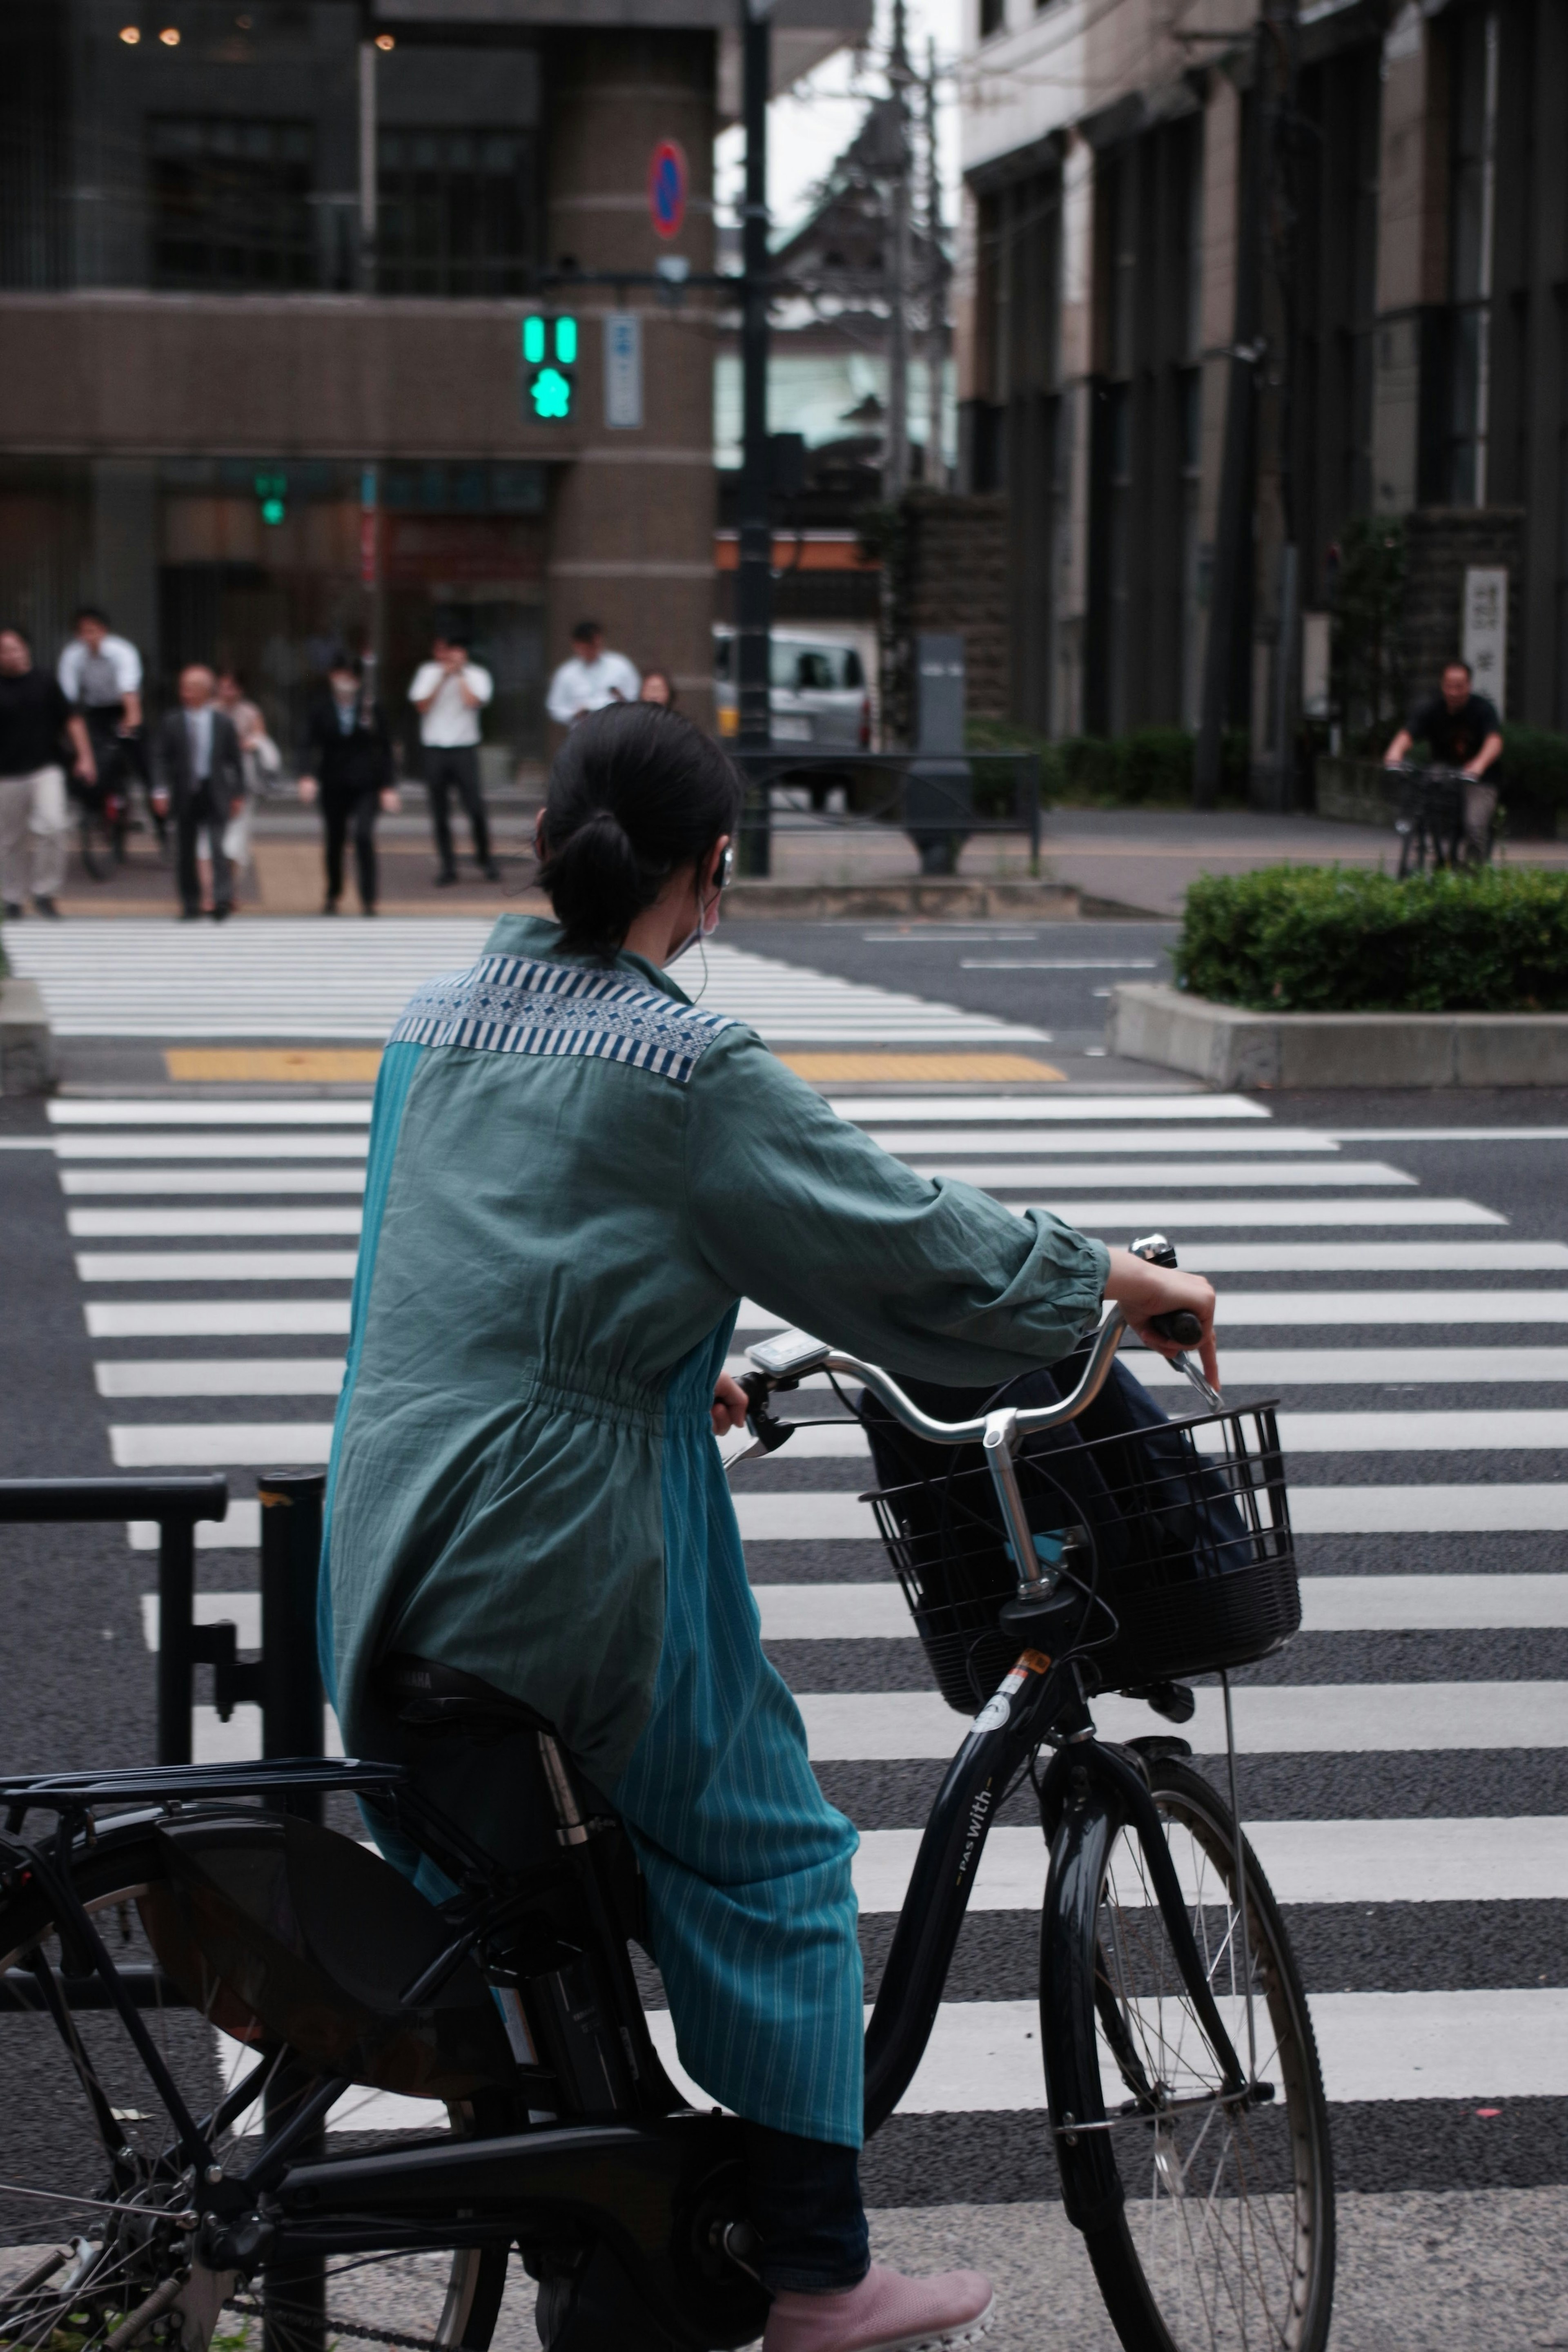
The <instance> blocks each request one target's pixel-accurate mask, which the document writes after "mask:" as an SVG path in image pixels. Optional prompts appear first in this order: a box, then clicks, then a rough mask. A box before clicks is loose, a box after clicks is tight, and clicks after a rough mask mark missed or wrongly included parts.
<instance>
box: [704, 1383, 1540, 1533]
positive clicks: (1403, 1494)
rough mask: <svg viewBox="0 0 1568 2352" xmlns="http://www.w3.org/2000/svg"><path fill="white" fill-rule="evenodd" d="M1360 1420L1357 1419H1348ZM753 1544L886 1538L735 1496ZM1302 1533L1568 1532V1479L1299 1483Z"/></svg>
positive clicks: (806, 1509) (802, 1501)
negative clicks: (1554, 1481) (1508, 1482)
mask: <svg viewBox="0 0 1568 2352" xmlns="http://www.w3.org/2000/svg"><path fill="white" fill-rule="evenodd" d="M1346 1418H1347V1420H1349V1421H1354V1415H1347V1416H1346ZM735 1508H736V1515H737V1518H738V1519H739V1522H740V1532H741V1536H742V1538H743V1539H744V1541H745V1542H747V1543H748V1544H763V1543H841V1542H846V1541H853V1540H856V1539H859V1540H861V1541H865V1542H875V1541H878V1540H879V1538H878V1537H877V1531H876V1521H875V1519H874V1517H873V1515H872V1509H871V1506H870V1504H869V1503H861V1502H858V1501H857V1500H856V1499H855V1497H854V1496H853V1495H850V1494H831V1495H800V1494H783V1495H758V1494H747V1493H740V1494H737V1496H736V1498H735ZM1291 1526H1292V1527H1293V1528H1295V1530H1296V1533H1297V1534H1298V1535H1333V1536H1362V1535H1368V1536H1370V1535H1401V1534H1408V1535H1442V1534H1444V1533H1446V1532H1448V1531H1449V1530H1452V1532H1453V1533H1455V1534H1456V1535H1458V1534H1466V1535H1480V1534H1487V1533H1493V1534H1505V1533H1514V1534H1517V1533H1520V1532H1521V1531H1522V1530H1524V1529H1527V1528H1542V1529H1552V1530H1562V1529H1568V1481H1565V1482H1563V1484H1561V1485H1558V1484H1542V1485H1536V1486H1531V1485H1509V1486H1500V1485H1489V1484H1482V1483H1479V1482H1478V1483H1477V1484H1476V1485H1474V1486H1427V1485H1423V1486H1293V1487H1292V1488H1291Z"/></svg>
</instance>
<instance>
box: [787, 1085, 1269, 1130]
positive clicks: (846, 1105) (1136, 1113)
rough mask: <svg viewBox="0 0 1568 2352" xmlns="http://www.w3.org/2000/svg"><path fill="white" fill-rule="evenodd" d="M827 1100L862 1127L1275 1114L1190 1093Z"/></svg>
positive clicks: (1241, 1098)
mask: <svg viewBox="0 0 1568 2352" xmlns="http://www.w3.org/2000/svg"><path fill="white" fill-rule="evenodd" d="M828 1100H829V1101H830V1102H831V1104H832V1107H833V1108H834V1109H835V1110H836V1111H837V1112H838V1114H839V1117H840V1118H852V1119H853V1120H854V1121H855V1123H856V1125H857V1126H861V1127H889V1126H894V1125H904V1126H913V1125H914V1124H915V1122H917V1121H918V1122H919V1123H920V1124H921V1125H923V1126H930V1125H932V1124H934V1123H935V1122H936V1121H937V1120H941V1121H942V1122H943V1123H944V1124H946V1123H949V1122H952V1123H956V1124H958V1125H960V1126H963V1125H967V1123H968V1122H969V1121H970V1120H971V1119H973V1118H976V1117H977V1116H979V1117H981V1118H986V1119H988V1120H1006V1121H1008V1122H1009V1124H1010V1123H1011V1122H1012V1121H1014V1120H1022V1121H1023V1122H1025V1123H1026V1124H1027V1123H1028V1122H1029V1121H1030V1119H1048V1120H1051V1122H1053V1123H1054V1122H1055V1121H1058V1120H1060V1121H1061V1123H1062V1124H1063V1125H1064V1126H1066V1125H1071V1122H1072V1121H1073V1120H1074V1119H1077V1120H1079V1121H1080V1122H1082V1121H1092V1122H1093V1123H1094V1124H1095V1125H1096V1126H1098V1125H1099V1124H1101V1123H1102V1122H1103V1121H1105V1120H1115V1121H1116V1122H1118V1123H1119V1124H1120V1123H1123V1122H1126V1121H1132V1120H1139V1119H1172V1120H1185V1119H1203V1120H1208V1119H1213V1120H1217V1121H1223V1120H1226V1119H1234V1118H1246V1119H1271V1118H1272V1117H1273V1113H1272V1112H1271V1111H1269V1110H1265V1109H1264V1108H1263V1106H1262V1105H1261V1103H1255V1102H1249V1101H1248V1099H1247V1097H1246V1096H1245V1095H1206V1094H1199V1093H1197V1092H1196V1091H1195V1092H1193V1093H1191V1094H1185V1093H1176V1092H1172V1093H1170V1094H1146V1095H1082V1094H1066V1093H1061V1094H1057V1093H1052V1094H1051V1095H1049V1096H1044V1097H1041V1096H1037V1095H1016V1096H1009V1095H1005V1094H1004V1095H989V1094H987V1095H953V1096H949V1097H946V1098H945V1099H944V1098H943V1097H930V1096H926V1095H837V1094H834V1095H830V1096H829V1097H828Z"/></svg>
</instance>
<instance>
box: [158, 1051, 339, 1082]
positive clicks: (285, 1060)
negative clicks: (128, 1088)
mask: <svg viewBox="0 0 1568 2352" xmlns="http://www.w3.org/2000/svg"><path fill="white" fill-rule="evenodd" d="M163 1066H164V1068H165V1069H166V1070H167V1071H168V1073H169V1076H171V1077H172V1078H183V1079H187V1080H196V1081H201V1080H205V1081H207V1082H209V1083H211V1082H212V1081H214V1080H217V1081H222V1080H225V1079H231V1080H237V1081H239V1082H241V1083H244V1082H246V1081H248V1082H250V1083H251V1084H253V1085H267V1086H277V1085H279V1084H285V1085H286V1084H287V1082H288V1081H289V1080H290V1079H296V1080H298V1081H299V1082H300V1083H301V1084H303V1083H305V1082H307V1081H308V1080H311V1079H314V1080H315V1081H316V1083H317V1084H318V1085H319V1084H322V1083H323V1082H325V1083H327V1084H332V1083H336V1084H338V1085H345V1084H350V1083H353V1084H360V1085H363V1084H365V1083H366V1082H367V1081H373V1079H374V1077H375V1075H376V1072H377V1071H378V1070H379V1069H380V1068H381V1066H382V1053H381V1047H380V1046H379V1045H301V1046H288V1045H215V1046H206V1045H169V1046H165V1048H164V1051H163Z"/></svg>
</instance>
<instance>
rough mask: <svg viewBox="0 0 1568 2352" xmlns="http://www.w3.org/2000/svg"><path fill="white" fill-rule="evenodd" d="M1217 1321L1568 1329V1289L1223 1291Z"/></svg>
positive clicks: (1227, 1324)
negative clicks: (1552, 1326)
mask: <svg viewBox="0 0 1568 2352" xmlns="http://www.w3.org/2000/svg"><path fill="white" fill-rule="evenodd" d="M1478 1246H1479V1247H1480V1248H1482V1249H1484V1248H1486V1247H1488V1246H1489V1244H1486V1243H1484V1242H1483V1243H1480V1244H1478ZM1490 1246H1491V1247H1493V1248H1497V1249H1505V1250H1506V1249H1510V1248H1511V1247H1513V1246H1514V1244H1511V1243H1509V1242H1498V1243H1493V1244H1490ZM1524 1246H1525V1247H1526V1248H1527V1249H1528V1248H1531V1247H1532V1246H1534V1244H1531V1243H1526V1244H1524ZM1187 1262H1189V1263H1190V1253H1189V1255H1188V1261H1187ZM1217 1321H1218V1327H1219V1328H1220V1329H1221V1330H1222V1331H1228V1330H1239V1329H1241V1328H1245V1327H1247V1326H1257V1325H1260V1324H1261V1325H1272V1326H1273V1327H1274V1328H1276V1329H1280V1330H1284V1329H1287V1328H1290V1327H1291V1326H1292V1325H1306V1324H1312V1325H1314V1326H1315V1325H1326V1326H1328V1327H1329V1328H1333V1327H1334V1326H1336V1325H1340V1326H1344V1325H1354V1324H1358V1323H1363V1324H1364V1323H1374V1324H1376V1323H1383V1324H1390V1325H1392V1324H1398V1323H1422V1324H1426V1323H1437V1324H1445V1323H1451V1324H1461V1323H1563V1324H1568V1290H1549V1289H1545V1288H1543V1287H1542V1285H1541V1284H1539V1283H1531V1286H1530V1287H1529V1289H1528V1290H1502V1289H1498V1290H1221V1292H1220V1294H1219V1312H1218V1318H1217ZM1355 1352H1357V1353H1358V1354H1359V1353H1361V1352H1363V1351H1361V1350H1359V1349H1358V1350H1356V1351H1355ZM1366 1352H1367V1353H1370V1352H1372V1351H1370V1350H1368V1351H1366ZM1413 1352H1416V1353H1420V1352H1422V1351H1421V1350H1415V1351H1413ZM1433 1352H1434V1354H1436V1353H1437V1350H1434V1351H1433ZM1463 1352H1465V1353H1466V1354H1474V1355H1476V1356H1483V1355H1490V1354H1492V1353H1494V1352H1495V1353H1497V1354H1499V1355H1504V1354H1512V1353H1513V1352H1514V1351H1513V1350H1512V1349H1496V1350H1495V1351H1494V1350H1493V1349H1480V1348H1478V1349H1466V1350H1464V1351H1463Z"/></svg>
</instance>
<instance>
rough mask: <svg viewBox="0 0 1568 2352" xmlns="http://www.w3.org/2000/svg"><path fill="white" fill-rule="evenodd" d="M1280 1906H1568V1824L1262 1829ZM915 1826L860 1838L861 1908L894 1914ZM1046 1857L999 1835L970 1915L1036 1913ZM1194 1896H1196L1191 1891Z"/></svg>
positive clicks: (1425, 1822)
mask: <svg viewBox="0 0 1568 2352" xmlns="http://www.w3.org/2000/svg"><path fill="white" fill-rule="evenodd" d="M1248 1835H1249V1838H1250V1840H1251V1843H1252V1845H1253V1848H1254V1850H1255V1851H1256V1853H1257V1855H1258V1859H1259V1861H1260V1863H1261V1864H1262V1866H1263V1873H1264V1875H1265V1876H1266V1877H1267V1879H1268V1881H1269V1884H1270V1886H1271V1887H1272V1888H1273V1890H1274V1893H1275V1895H1277V1896H1278V1897H1279V1899H1280V1901H1281V1903H1529V1902H1542V1901H1551V1902H1564V1901H1568V1816H1564V1815H1563V1814H1561V1813H1549V1814H1545V1815H1542V1816H1539V1817H1536V1818H1533V1819H1531V1818H1529V1817H1515V1818H1514V1819H1512V1820H1509V1821H1499V1820H1497V1819H1496V1818H1494V1817H1490V1816H1489V1817H1487V1818H1484V1819H1480V1820H1468V1821H1440V1820H1431V1819H1427V1818H1425V1817H1423V1818H1420V1819H1417V1820H1405V1821H1348V1822H1254V1823H1253V1824H1252V1825H1251V1827H1250V1828H1249V1831H1248ZM920 1838H921V1832H920V1831H919V1829H917V1828H911V1829H902V1830H862V1832H861V1842H860V1852H859V1853H857V1854H856V1856H855V1861H854V1878H855V1894H856V1895H857V1896H858V1897H859V1900H860V1906H861V1909H862V1911H867V1912H872V1911H897V1910H898V1909H900V1908H901V1907H902V1906H903V1902H904V1895H905V1894H906V1893H907V1892H908V1887H909V1876H910V1873H911V1871H912V1870H913V1869H914V1867H915V1855H916V1854H917V1853H918V1852H919V1850H920ZM1046 1861H1047V1851H1046V1844H1045V1840H1044V1838H1043V1837H1042V1836H1041V1834H1040V1830H1039V1828H1038V1827H1030V1828H1027V1829H1009V1828H1006V1827H1003V1828H999V1829H993V1830H992V1831H991V1832H990V1834H989V1836H988V1838H987V1840H986V1847H985V1852H984V1853H983V1854H982V1855H981V1857H980V1867H979V1870H978V1872H977V1874H976V1880H975V1890H974V1893H973V1894H972V1895H970V1897H969V1908H970V1910H971V1911H1038V1910H1039V1909H1040V1904H1041V1902H1042V1901H1043V1899H1044V1895H1045V1868H1046ZM1187 1892H1188V1894H1189V1895H1196V1893H1197V1888H1196V1885H1193V1884H1192V1882H1190V1881H1189V1882H1188V1886H1187Z"/></svg>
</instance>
